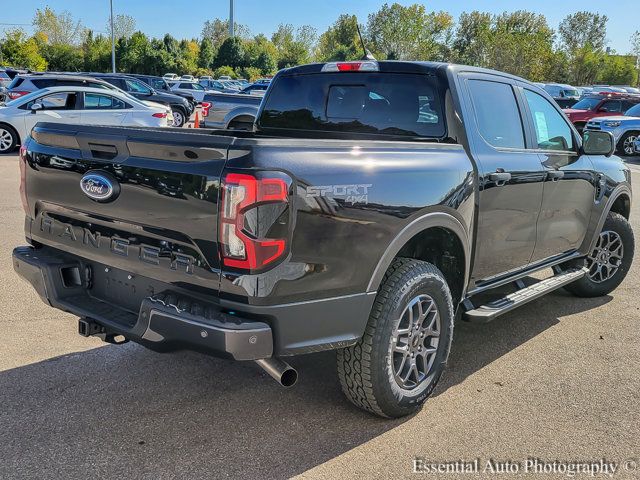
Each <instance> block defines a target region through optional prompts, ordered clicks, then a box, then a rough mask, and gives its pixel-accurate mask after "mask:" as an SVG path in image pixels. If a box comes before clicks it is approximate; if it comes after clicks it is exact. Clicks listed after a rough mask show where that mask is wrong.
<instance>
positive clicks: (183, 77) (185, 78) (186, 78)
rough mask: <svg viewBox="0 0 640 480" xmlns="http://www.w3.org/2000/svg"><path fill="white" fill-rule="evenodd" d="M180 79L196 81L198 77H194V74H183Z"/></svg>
mask: <svg viewBox="0 0 640 480" xmlns="http://www.w3.org/2000/svg"><path fill="white" fill-rule="evenodd" d="M180 80H184V81H185V82H195V81H196V79H195V78H194V77H193V75H182V76H181V77H180Z"/></svg>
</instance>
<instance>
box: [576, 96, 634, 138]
mask: <svg viewBox="0 0 640 480" xmlns="http://www.w3.org/2000/svg"><path fill="white" fill-rule="evenodd" d="M638 103H640V95H624V94H615V93H607V94H602V95H588V96H586V97H584V98H583V99H582V100H580V101H579V102H578V103H576V104H575V105H573V107H571V108H567V109H565V110H564V113H566V114H567V117H569V120H571V122H572V123H573V124H574V125H575V126H576V128H577V129H578V131H579V132H580V133H582V130H583V129H584V126H585V125H586V123H587V122H588V121H589V120H591V119H592V118H594V117H604V116H611V115H616V114H618V115H623V114H624V112H626V111H627V110H629V109H630V108H631V107H633V106H634V105H637V104H638Z"/></svg>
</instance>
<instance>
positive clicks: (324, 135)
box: [13, 61, 635, 417]
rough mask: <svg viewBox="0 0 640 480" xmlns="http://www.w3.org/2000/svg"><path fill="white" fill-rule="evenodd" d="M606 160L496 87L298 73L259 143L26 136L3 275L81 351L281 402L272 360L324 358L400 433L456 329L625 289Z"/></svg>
mask: <svg viewBox="0 0 640 480" xmlns="http://www.w3.org/2000/svg"><path fill="white" fill-rule="evenodd" d="M218 95H221V94H218ZM244 98H247V99H248V98H251V97H250V96H248V95H247V96H244ZM203 133H206V134H203ZM78 138H80V139H82V141H83V145H86V144H99V145H100V147H101V150H99V151H98V152H95V153H94V152H93V151H91V150H90V149H88V148H86V147H80V148H77V149H74V148H70V145H72V144H73V142H74V141H75V140H76V139H78ZM123 145H129V146H135V153H134V152H131V153H129V152H128V151H127V150H126V149H122V146H123ZM63 148H64V150H63ZM614 148H615V145H614V143H613V138H612V136H611V134H609V133H607V132H598V131H587V132H585V135H584V138H583V139H581V138H580V137H579V136H578V135H577V133H576V132H575V129H574V128H573V127H572V126H571V124H570V123H569V122H568V120H567V118H566V117H565V116H564V115H563V114H562V111H561V110H560V108H559V107H558V106H557V104H555V102H554V101H553V99H552V98H551V97H550V96H549V95H548V94H546V93H545V92H543V91H541V90H540V89H539V88H538V87H535V86H533V85H532V84H530V83H529V82H527V81H526V80H524V79H521V78H517V77H514V76H511V75H508V74H505V73H501V72H494V71H491V70H487V69H479V68H473V67H468V66H464V67H458V66H454V65H449V64H440V63H432V62H403V61H396V62H387V61H382V62H375V61H357V62H338V63H325V64H313V65H305V66H299V67H294V68H289V69H284V70H281V71H280V72H279V73H278V74H277V75H276V77H275V79H274V80H273V82H272V86H271V87H270V90H269V93H268V94H267V96H266V97H265V98H264V100H263V103H262V105H261V107H260V110H259V114H258V118H257V120H256V122H255V132H242V133H241V134H239V133H237V132H229V131H225V130H214V131H209V132H202V131H199V130H193V129H189V130H182V131H180V132H175V131H166V132H162V131H160V130H159V129H155V130H154V129H127V128H106V127H92V126H87V125H50V124H47V123H40V124H39V125H37V126H36V128H34V130H33V133H32V136H31V139H30V140H29V141H28V142H27V143H26V145H25V146H24V148H22V149H21V155H20V167H21V169H22V175H21V191H22V192H23V193H22V199H23V205H24V210H25V215H26V218H25V222H24V225H25V235H26V237H27V240H28V242H29V244H30V245H29V246H24V247H18V248H16V249H15V250H14V251H13V266H14V269H15V271H16V272H17V273H18V275H20V276H21V277H22V278H24V279H26V280H27V281H28V282H30V283H31V284H32V286H33V287H34V289H35V291H36V292H38V294H39V295H40V297H41V298H42V299H43V300H44V301H45V302H47V305H50V306H53V307H55V308H58V309H61V310H64V311H65V312H69V313H72V314H75V315H77V316H78V317H80V318H79V321H78V331H79V333H80V334H82V335H84V336H97V337H98V338H101V339H103V340H105V341H107V342H109V343H123V342H125V341H127V340H130V341H134V342H138V343H140V344H142V345H144V346H147V347H149V348H151V349H154V350H157V351H169V350H175V349H192V350H198V351H204V352H207V353H209V354H211V355H220V356H225V357H228V358H233V359H235V360H238V361H256V362H257V364H258V365H259V366H261V367H262V368H264V369H265V370H266V371H267V372H268V373H269V374H270V375H271V376H273V377H274V378H276V379H277V380H278V382H280V383H281V384H283V385H286V386H290V385H292V384H293V383H295V381H296V378H297V373H296V371H295V370H294V369H293V368H292V367H290V366H289V365H287V363H285V362H284V360H283V357H285V358H286V357H287V356H291V355H299V354H304V353H310V352H318V351H322V350H337V353H336V358H337V363H338V376H339V379H340V383H341V385H342V389H343V392H344V393H345V395H346V397H347V398H348V399H349V400H351V401H352V402H353V403H354V404H355V405H357V406H358V407H360V408H362V409H364V410H367V411H369V412H372V413H374V414H377V415H380V416H383V417H401V416H404V415H408V414H411V413H414V412H416V410H418V409H419V408H420V407H421V405H422V403H423V402H424V401H425V400H426V399H427V398H428V397H429V396H430V394H431V393H432V392H433V390H434V388H435V387H436V384H437V383H438V381H439V379H440V378H441V375H442V373H443V370H444V368H445V365H446V363H447V358H448V356H449V352H450V348H451V342H452V338H453V329H454V325H455V322H454V319H455V318H456V316H457V315H460V316H461V317H462V318H464V319H466V320H468V321H474V322H478V323H483V322H487V321H490V320H492V319H494V318H496V317H498V316H499V315H502V314H505V313H507V312H510V311H512V310H513V309H514V308H517V307H519V306H521V305H524V304H526V303H528V302H530V301H532V300H535V299H537V298H540V297H541V296H542V295H545V294H547V293H550V292H552V291H555V290H557V289H559V288H562V287H564V288H565V289H566V290H568V291H569V292H571V293H573V294H574V295H577V296H579V297H597V296H602V295H608V294H610V293H611V292H612V291H613V290H614V289H615V288H616V287H617V286H618V285H620V283H621V282H622V281H623V279H624V278H625V276H626V275H627V273H628V272H629V269H630V267H631V264H632V260H633V255H634V238H633V231H632V228H631V225H630V223H629V221H628V218H629V214H630V209H631V186H630V178H631V173H630V170H629V167H628V166H627V165H626V164H625V163H624V162H622V161H621V160H620V159H619V158H618V157H615V156H612V154H613V150H614ZM62 151H64V158H65V159H66V160H68V161H69V163H70V165H68V166H66V165H65V166H60V165H59V163H58V158H59V152H62ZM129 155H132V157H131V158H129ZM123 164H124V165H126V168H120V167H121V165H123ZM149 172H152V173H153V178H154V179H161V182H162V183H163V184H164V185H166V187H165V186H160V190H163V192H160V191H158V190H159V189H158V186H159V184H158V183H157V181H155V180H150V181H149V182H145V181H144V176H145V174H147V175H150V173H149ZM169 178H170V179H171V180H172V181H171V182H167V181H166V179H169ZM537 273H549V274H550V276H549V277H543V276H540V277H538V275H535V274H537ZM533 277H535V278H538V279H534V278H533ZM523 278H527V279H528V280H527V282H524V281H523ZM529 280H530V281H531V282H532V283H528V282H529ZM505 287H508V290H507V292H505V291H504V289H505ZM509 292H512V293H509ZM563 301H564V300H563V298H562V297H561V296H559V297H556V298H555V299H554V302H553V303H554V304H555V303H562V302H563ZM599 303H600V302H590V303H589V305H597V304H599ZM547 306H548V307H550V304H549V305H547ZM25 328H30V327H29V326H25ZM548 334H549V335H552V334H553V332H549V333H548ZM596 335H597V334H596ZM42 338H46V335H42ZM593 338H597V336H594V337H593ZM633 338H635V337H631V340H630V341H634V340H633ZM558 341H559V340H558ZM473 360H475V359H473V358H470V359H469V361H473ZM532 360H533V361H539V359H538V358H536V357H533V358H532ZM131 364H132V365H135V362H131ZM84 368H85V370H86V371H92V369H91V365H90V363H89V364H87V365H85V366H84ZM522 368H526V366H522ZM94 371H95V370H94ZM98 371H99V370H98ZM511 374H512V375H513V379H514V381H517V380H518V379H519V378H520V377H519V372H517V371H514V372H511ZM256 381H257V380H256ZM110 388H126V387H124V386H122V387H120V386H118V385H117V384H114V385H111V386H110ZM219 394H220V395H224V392H221V393H219Z"/></svg>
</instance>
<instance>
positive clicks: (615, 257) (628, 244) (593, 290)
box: [564, 212, 635, 297]
mask: <svg viewBox="0 0 640 480" xmlns="http://www.w3.org/2000/svg"><path fill="white" fill-rule="evenodd" d="M634 249H635V241H634V238H633V230H632V228H631V225H630V224H629V222H628V221H627V219H626V218H624V217H623V216H622V215H620V214H619V213H614V212H609V214H608V215H607V219H606V220H605V222H604V225H603V227H602V232H601V233H600V235H599V238H598V243H597V245H596V248H595V249H594V251H593V252H591V254H590V255H589V257H587V258H581V259H578V260H574V261H572V262H569V263H567V264H565V265H566V266H568V267H572V268H575V267H584V266H587V267H588V268H589V273H588V274H587V275H585V276H584V277H582V278H581V279H580V280H576V281H575V282H573V283H570V284H569V285H567V286H565V287H564V288H565V290H567V291H569V292H571V293H573V294H574V295H576V296H578V297H600V296H602V295H607V294H608V293H611V292H612V291H613V290H615V289H616V288H617V287H618V286H619V285H620V284H621V283H622V281H623V280H624V277H626V276H627V273H628V272H629V268H631V263H632V262H633V253H634Z"/></svg>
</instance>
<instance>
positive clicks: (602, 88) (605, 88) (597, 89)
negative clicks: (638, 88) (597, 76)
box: [592, 85, 627, 93]
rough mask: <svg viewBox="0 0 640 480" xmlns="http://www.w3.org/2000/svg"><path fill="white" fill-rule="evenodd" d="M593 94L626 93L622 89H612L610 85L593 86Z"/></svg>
mask: <svg viewBox="0 0 640 480" xmlns="http://www.w3.org/2000/svg"><path fill="white" fill-rule="evenodd" d="M592 92H593V93H627V91H626V90H625V89H624V88H618V87H612V86H610V85H594V86H593V90H592Z"/></svg>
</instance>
